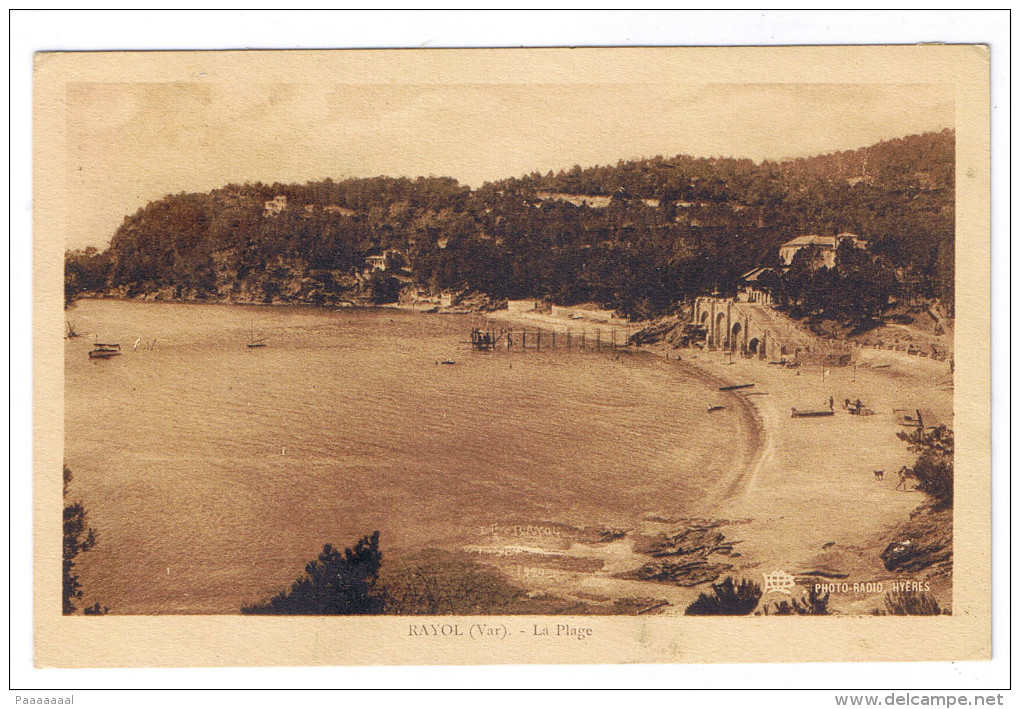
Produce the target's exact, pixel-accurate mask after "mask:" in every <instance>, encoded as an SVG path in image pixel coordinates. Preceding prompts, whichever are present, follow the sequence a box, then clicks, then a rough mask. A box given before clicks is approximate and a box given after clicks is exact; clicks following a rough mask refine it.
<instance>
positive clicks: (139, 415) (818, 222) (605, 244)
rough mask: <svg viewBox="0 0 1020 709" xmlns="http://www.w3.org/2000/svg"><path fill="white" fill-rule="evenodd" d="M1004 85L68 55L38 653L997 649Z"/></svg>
mask: <svg viewBox="0 0 1020 709" xmlns="http://www.w3.org/2000/svg"><path fill="white" fill-rule="evenodd" d="M988 79H989V62H988V52H987V49H986V48H984V47H980V46H962V45H961V46H951V45H940V46H833V47H782V48H779V47H776V48H739V47H727V48H691V49H682V48H628V49H595V48H590V49H500V50H481V49H465V50H400V51H397V50H375V51H293V52H283V51H258V52H255V51H250V52H246V51H237V52H133V53H128V52H105V53H89V52H83V53H41V54H38V55H37V56H36V62H35V75H34V96H35V103H34V115H35V135H34V167H35V174H34V197H35V201H34V226H35V234H34V244H35V274H34V279H35V280H34V288H35V306H34V307H35V310H34V323H35V324H34V328H35V341H34V367H35V369H34V372H35V374H34V377H35V380H34V387H35V410H34V416H35V442H34V466H35V470H34V494H35V500H34V519H33V524H34V535H35V538H34V545H35V569H34V584H35V586H34V588H35V591H34V598H35V608H34V614H35V643H36V644H35V661H36V664H37V665H38V666H42V667H74V666H91V667H106V666H181V665H328V664H335V665H340V664H462V663H463V664H467V663H471V664H493V663H621V662H629V663H641V662H649V663H651V662H660V663H661V662H748V661H761V662H776V661H848V660H866V661H888V660H972V659H983V658H987V657H989V655H990V652H991V591H990V580H991V562H990V543H991V533H990V511H989V510H990V499H989V497H990V489H991V482H990V415H989V399H990V388H989V387H990V374H989V371H990V370H989V366H990V363H989V342H990V334H989V321H990V303H989V288H988V286H989V283H988V281H989V279H988V271H989V266H990V260H989V245H990V237H989V233H990V219H989V93H988ZM61 519H62V520H63V523H62V530H63V532H62V534H61V531H60V530H61V521H60V520H61ZM794 616H796V617H794ZM82 647H87V648H89V651H88V652H87V653H83V652H81V651H80V648H82ZM72 649H73V650H74V651H72Z"/></svg>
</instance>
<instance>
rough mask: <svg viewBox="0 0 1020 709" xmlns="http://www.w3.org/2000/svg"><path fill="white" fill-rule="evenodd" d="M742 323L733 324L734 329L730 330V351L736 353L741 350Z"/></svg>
mask: <svg viewBox="0 0 1020 709" xmlns="http://www.w3.org/2000/svg"><path fill="white" fill-rule="evenodd" d="M740 330H741V327H740V322H739V321H737V322H735V323H733V327H731V328H730V336H729V340H728V345H729V349H730V350H733V351H734V352H735V351H737V350H738V349H740Z"/></svg>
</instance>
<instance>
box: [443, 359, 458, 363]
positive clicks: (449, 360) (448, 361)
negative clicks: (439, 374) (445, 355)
mask: <svg viewBox="0 0 1020 709" xmlns="http://www.w3.org/2000/svg"><path fill="white" fill-rule="evenodd" d="M439 364H457V363H456V362H454V361H453V360H452V359H444V360H443V361H442V362H440V363H439Z"/></svg>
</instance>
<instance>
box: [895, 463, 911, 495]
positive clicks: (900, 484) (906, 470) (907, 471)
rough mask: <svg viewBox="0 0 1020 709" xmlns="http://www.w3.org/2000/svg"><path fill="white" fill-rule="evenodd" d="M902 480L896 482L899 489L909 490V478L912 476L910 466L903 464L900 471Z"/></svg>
mask: <svg viewBox="0 0 1020 709" xmlns="http://www.w3.org/2000/svg"><path fill="white" fill-rule="evenodd" d="M899 476H900V481H899V482H898V483H897V484H896V489H897V490H902V491H903V492H908V490H907V478H908V477H910V468H908V467H907V466H905V465H904V466H903V467H902V468H900V471H899Z"/></svg>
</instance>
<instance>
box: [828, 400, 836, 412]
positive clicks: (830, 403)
mask: <svg viewBox="0 0 1020 709" xmlns="http://www.w3.org/2000/svg"><path fill="white" fill-rule="evenodd" d="M834 410H835V409H833V408H832V397H831V396H830V397H829V411H834Z"/></svg>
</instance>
